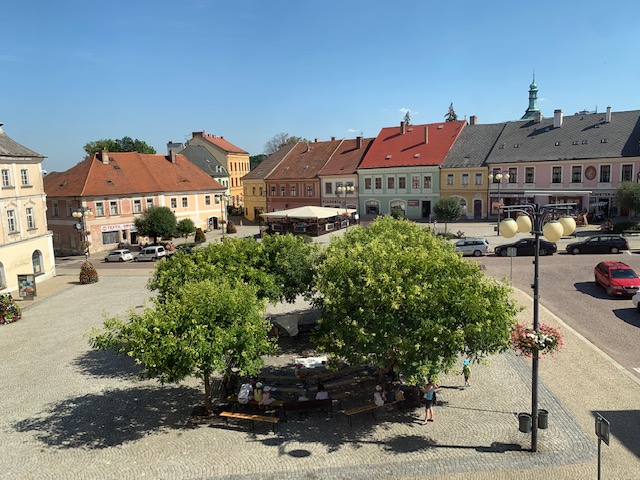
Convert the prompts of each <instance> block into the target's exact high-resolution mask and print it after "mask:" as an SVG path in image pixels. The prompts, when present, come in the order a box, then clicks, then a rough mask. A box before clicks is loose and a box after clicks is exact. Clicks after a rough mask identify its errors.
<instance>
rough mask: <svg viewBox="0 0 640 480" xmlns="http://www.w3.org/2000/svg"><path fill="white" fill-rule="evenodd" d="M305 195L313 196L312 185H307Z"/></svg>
mask: <svg viewBox="0 0 640 480" xmlns="http://www.w3.org/2000/svg"><path fill="white" fill-rule="evenodd" d="M307 197H313V185H307Z"/></svg>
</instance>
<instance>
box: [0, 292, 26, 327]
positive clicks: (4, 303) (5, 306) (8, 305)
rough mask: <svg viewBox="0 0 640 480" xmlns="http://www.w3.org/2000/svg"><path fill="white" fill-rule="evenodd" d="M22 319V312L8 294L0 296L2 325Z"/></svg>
mask: <svg viewBox="0 0 640 480" xmlns="http://www.w3.org/2000/svg"><path fill="white" fill-rule="evenodd" d="M21 318H22V310H20V307H19V306H18V305H17V304H16V301H15V300H14V299H13V297H12V296H11V295H10V294H8V293H3V294H1V295H0V325H3V324H5V323H13V322H17V321H18V320H20V319H21Z"/></svg>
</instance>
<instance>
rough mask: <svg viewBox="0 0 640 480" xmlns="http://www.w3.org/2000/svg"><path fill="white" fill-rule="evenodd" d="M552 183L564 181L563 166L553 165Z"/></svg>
mask: <svg viewBox="0 0 640 480" xmlns="http://www.w3.org/2000/svg"><path fill="white" fill-rule="evenodd" d="M551 183H562V167H553V171H552V173H551Z"/></svg>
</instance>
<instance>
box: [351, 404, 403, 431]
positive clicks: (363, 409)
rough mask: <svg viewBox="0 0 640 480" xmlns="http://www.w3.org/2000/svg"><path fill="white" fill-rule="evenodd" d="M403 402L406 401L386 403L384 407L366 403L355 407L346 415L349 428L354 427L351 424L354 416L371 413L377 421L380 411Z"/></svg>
mask: <svg viewBox="0 0 640 480" xmlns="http://www.w3.org/2000/svg"><path fill="white" fill-rule="evenodd" d="M402 402H404V399H403V400H394V401H393V402H389V403H384V404H382V405H376V404H375V403H373V402H371V403H365V404H364V405H360V406H359V407H353V408H350V409H349V410H345V411H344V414H345V415H346V416H347V419H348V420H349V426H350V427H352V426H353V425H352V423H351V417H352V416H353V415H357V414H359V413H364V412H371V415H372V416H373V418H374V419H376V413H377V411H378V410H379V409H381V408H384V407H385V406H387V405H395V404H396V403H402Z"/></svg>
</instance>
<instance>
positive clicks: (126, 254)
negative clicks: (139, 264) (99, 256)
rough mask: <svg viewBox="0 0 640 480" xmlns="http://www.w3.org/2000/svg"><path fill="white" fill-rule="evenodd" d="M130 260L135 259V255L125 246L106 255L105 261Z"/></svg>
mask: <svg viewBox="0 0 640 480" xmlns="http://www.w3.org/2000/svg"><path fill="white" fill-rule="evenodd" d="M130 260H133V255H132V254H131V251H130V250H127V249H124V248H122V249H120V250H114V251H113V252H110V253H109V254H108V255H107V256H106V257H104V261H105V262H128V261H130Z"/></svg>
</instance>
